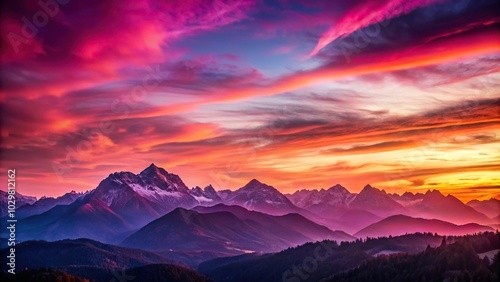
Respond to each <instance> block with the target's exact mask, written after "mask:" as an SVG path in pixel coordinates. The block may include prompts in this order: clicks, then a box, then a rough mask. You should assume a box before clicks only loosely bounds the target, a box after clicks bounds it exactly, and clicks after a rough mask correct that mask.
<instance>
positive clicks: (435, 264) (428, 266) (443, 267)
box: [331, 232, 500, 282]
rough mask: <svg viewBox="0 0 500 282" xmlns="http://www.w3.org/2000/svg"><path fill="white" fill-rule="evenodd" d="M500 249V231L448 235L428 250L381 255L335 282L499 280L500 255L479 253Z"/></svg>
mask: <svg viewBox="0 0 500 282" xmlns="http://www.w3.org/2000/svg"><path fill="white" fill-rule="evenodd" d="M495 249H500V234H499V233H496V234H495V233H492V232H489V233H483V234H475V235H471V236H464V237H451V236H450V237H444V238H443V241H442V243H441V246H440V247H437V248H431V247H430V246H429V247H427V249H426V250H425V251H424V252H421V253H418V254H414V255H410V254H395V255H384V256H379V257H377V258H375V259H372V260H368V261H366V262H364V263H363V264H362V265H361V266H360V267H358V268H356V269H353V270H350V271H347V272H344V273H340V274H337V275H336V276H334V277H333V278H332V279H331V281H339V282H344V281H350V282H356V281H360V282H361V281H363V282H364V281H374V282H377V281H384V282H386V281H426V282H430V281H499V278H500V273H499V271H500V257H499V255H498V254H496V255H495V257H494V259H493V261H490V260H489V259H488V257H484V258H483V259H481V258H480V257H479V256H478V253H483V252H487V251H491V250H495Z"/></svg>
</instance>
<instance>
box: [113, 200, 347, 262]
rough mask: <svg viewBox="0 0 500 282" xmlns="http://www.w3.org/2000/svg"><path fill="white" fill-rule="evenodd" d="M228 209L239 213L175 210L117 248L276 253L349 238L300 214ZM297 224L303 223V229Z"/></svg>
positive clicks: (142, 229)
mask: <svg viewBox="0 0 500 282" xmlns="http://www.w3.org/2000/svg"><path fill="white" fill-rule="evenodd" d="M229 208H230V209H232V210H235V209H237V210H239V212H235V213H239V216H237V215H235V214H233V213H232V212H229V211H226V210H220V211H214V212H209V213H200V212H197V211H194V210H185V209H181V208H178V209H176V210H174V211H172V212H171V213H169V214H167V215H165V216H163V217H161V218H159V219H157V220H155V221H153V222H151V223H149V224H148V225H146V226H144V227H143V228H141V229H140V230H139V231H137V232H135V233H134V234H132V235H131V236H129V237H128V238H127V239H125V240H124V241H123V243H122V244H121V245H123V246H129V247H136V248H143V249H148V250H169V249H172V250H174V251H178V250H211V251H226V252H227V251H233V253H235V254H238V253H244V252H248V251H279V250H282V249H284V248H287V247H290V246H295V245H298V244H302V243H305V242H308V241H312V240H316V239H319V238H320V237H323V238H334V237H340V236H343V237H346V238H348V239H352V237H350V236H349V235H347V234H345V233H343V232H334V231H331V230H329V229H327V228H325V227H323V226H319V225H317V224H315V223H312V222H310V221H309V220H307V219H305V218H304V217H302V216H300V215H286V216H281V217H279V216H275V217H273V216H269V215H264V214H256V213H252V212H248V211H246V212H245V211H242V209H243V208H241V207H229ZM242 214H244V215H242ZM297 224H304V227H305V228H304V230H301V228H298V227H297V226H296V225H297ZM308 229H310V230H314V232H316V234H312V232H311V231H310V230H308ZM309 236H311V237H314V238H311V237H309Z"/></svg>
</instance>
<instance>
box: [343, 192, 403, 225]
mask: <svg viewBox="0 0 500 282" xmlns="http://www.w3.org/2000/svg"><path fill="white" fill-rule="evenodd" d="M349 207H350V208H351V209H358V210H365V211H369V212H371V213H374V214H375V215H378V216H382V217H384V216H389V215H395V214H405V213H406V212H407V211H406V209H405V208H404V207H403V206H402V205H400V204H399V203H397V202H396V201H394V200H393V199H392V198H391V197H390V196H389V195H388V194H387V193H386V192H385V191H384V190H379V189H376V188H373V187H372V186H370V185H366V186H365V187H364V188H363V190H361V192H360V193H359V194H358V195H356V197H355V198H354V200H352V202H351V203H350V205H349Z"/></svg>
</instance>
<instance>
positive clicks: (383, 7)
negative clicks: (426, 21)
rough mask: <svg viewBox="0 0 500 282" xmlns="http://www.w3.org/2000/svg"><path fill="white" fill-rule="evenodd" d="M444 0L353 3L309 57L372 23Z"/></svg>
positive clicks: (325, 34)
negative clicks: (336, 40)
mask: <svg viewBox="0 0 500 282" xmlns="http://www.w3.org/2000/svg"><path fill="white" fill-rule="evenodd" d="M441 1H443V0H409V1H408V0H384V1H363V2H360V3H359V4H357V5H353V6H352V7H351V8H350V9H349V10H348V11H347V12H346V13H345V14H344V15H343V16H342V17H341V18H340V19H339V20H338V21H337V22H336V23H335V25H334V26H332V27H331V28H330V29H329V30H328V31H327V32H325V33H324V34H323V35H322V36H321V38H320V39H319V40H318V43H317V44H316V47H315V48H314V50H312V51H311V53H309V55H308V57H312V56H314V55H316V54H317V53H318V52H319V51H321V49H323V48H324V47H326V46H327V45H328V44H330V43H331V42H332V41H334V40H335V39H337V38H339V37H343V36H346V35H348V34H351V33H353V32H354V31H356V30H358V29H360V28H363V27H367V26H369V25H371V24H374V23H377V22H380V21H383V20H386V19H391V18H394V17H397V16H399V15H402V14H406V13H408V12H410V11H412V10H415V9H417V8H419V7H424V6H427V5H430V4H433V3H437V2H441Z"/></svg>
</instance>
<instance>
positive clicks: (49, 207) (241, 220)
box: [0, 164, 499, 252]
mask: <svg viewBox="0 0 500 282" xmlns="http://www.w3.org/2000/svg"><path fill="white" fill-rule="evenodd" d="M0 196H2V197H4V196H6V195H4V193H3V194H1V195H0ZM19 199H20V200H19V201H20V203H21V204H22V205H21V206H19V209H18V212H19V218H21V219H20V221H19V223H20V224H19V230H18V239H19V240H21V241H23V240H31V239H41V240H49V241H51V240H60V239H77V238H89V239H93V240H99V241H102V242H107V243H121V242H124V243H126V244H132V242H133V241H134V240H132V239H130V238H131V236H134V234H135V233H137V232H139V231H140V232H143V231H145V230H147V229H142V228H146V227H148V228H151V225H150V224H152V223H153V221H156V220H159V221H157V222H156V223H155V224H157V225H165V224H166V222H168V221H169V220H174V219H175V218H176V217H179V212H180V211H187V210H191V209H194V211H196V212H199V213H200V214H197V215H196V218H198V219H199V222H195V221H192V222H190V223H189V224H191V225H188V226H187V227H186V230H187V231H190V230H194V229H196V230H205V229H209V228H216V226H217V225H219V224H220V223H218V222H216V220H214V219H213V218H215V217H216V216H217V215H220V216H221V217H220V220H223V219H224V220H226V221H228V222H231V224H235V225H236V224H238V226H241V227H242V228H243V229H245V230H248V232H249V233H248V234H252V232H253V233H255V232H257V233H258V232H261V230H264V229H265V230H273V232H274V233H272V234H269V236H267V235H266V234H267V233H266V232H268V231H266V232H264V233H262V234H263V235H262V236H261V237H262V238H267V239H265V240H266V241H268V242H260V243H258V244H255V245H254V248H250V249H247V246H249V245H250V246H251V245H252V244H247V243H245V244H240V245H238V246H240V247H235V245H234V243H235V242H238V241H241V240H243V239H242V238H239V239H238V238H236V237H234V236H233V237H231V238H230V237H228V236H226V234H223V235H220V234H217V235H218V236H219V237H217V236H215V235H216V234H212V235H213V236H215V237H214V238H219V239H218V240H219V241H220V242H222V241H224V240H225V239H228V241H227V242H229V243H227V246H224V249H221V251H223V252H226V251H228V250H231V249H232V250H234V249H237V250H239V251H241V252H245V251H260V250H261V249H265V248H271V249H272V250H275V248H274V247H276V248H284V247H287V246H293V245H296V244H300V243H303V242H304V240H321V239H336V240H352V239H353V237H350V236H349V234H356V233H358V232H360V231H362V230H363V229H364V228H367V227H368V226H370V225H372V224H377V223H379V222H381V221H382V220H384V219H386V218H388V217H391V216H394V215H406V216H411V217H413V218H422V219H437V220H440V221H444V222H447V223H451V224H454V225H466V224H471V223H474V224H479V225H478V226H477V228H476V229H470V230H474V231H488V230H491V229H490V227H493V228H496V227H497V226H498V224H499V219H498V215H497V214H498V212H496V211H493V210H494V209H495V208H496V207H497V205H496V203H497V202H495V201H498V200H491V201H489V202H484V201H483V202H478V201H476V202H474V201H472V202H470V203H468V205H466V204H464V203H462V202H461V201H460V200H458V199H457V198H455V197H453V196H451V195H448V196H444V195H442V194H441V193H440V192H439V191H428V192H427V193H425V194H412V193H405V194H403V195H397V194H388V193H386V192H385V191H384V190H382V189H377V188H375V187H372V186H370V185H366V186H365V187H364V188H363V189H362V190H361V192H360V193H351V192H349V191H348V190H347V189H346V188H344V187H343V186H341V185H339V184H337V185H335V186H333V187H331V188H329V189H326V190H325V189H322V190H300V191H297V192H295V193H293V194H287V195H284V194H282V193H281V192H280V191H279V190H277V189H276V188H274V187H272V186H270V185H267V184H264V183H262V182H260V181H258V180H256V179H253V180H251V181H250V182H249V183H248V184H246V185H245V186H243V187H241V188H239V189H237V190H234V191H230V190H223V191H216V190H215V189H214V188H213V187H212V186H211V185H207V186H206V187H205V188H203V189H202V188H200V187H194V188H188V187H187V186H186V184H185V183H184V182H183V181H182V179H181V178H180V177H179V176H178V175H175V174H173V173H169V172H167V171H166V170H164V169H163V168H160V167H157V166H156V165H154V164H151V165H150V166H149V167H147V168H146V169H145V170H143V171H142V172H140V173H139V174H134V173H132V172H116V173H113V174H110V175H109V176H108V177H107V178H105V179H104V180H103V181H101V183H99V185H98V186H97V187H96V188H95V189H93V190H91V191H88V192H86V193H74V192H73V193H67V194H65V195H63V196H61V197H58V198H42V199H40V200H38V201H35V199H34V198H30V197H26V196H20V198H19ZM219 204H222V206H219V207H218V208H216V207H217V205H219ZM229 206H233V208H229ZM200 207H213V209H212V210H211V211H210V212H207V211H204V210H203V209H202V208H200ZM234 207H241V208H243V209H244V210H246V211H253V212H260V213H264V214H267V215H272V216H285V215H288V218H286V217H285V218H282V219H280V223H279V224H275V223H273V224H269V222H271V221H268V218H264V217H262V216H260V217H256V216H255V214H253V215H252V216H253V217H254V218H252V217H250V216H249V215H248V214H244V212H241V210H238V209H236V208H234ZM474 207H476V208H477V210H476V209H475V208H474ZM179 208H180V210H177V209H179ZM479 210H480V211H479ZM172 212H174V213H173V214H170V213H172ZM215 212H222V213H220V214H216V215H215V216H213V215H212V216H211V215H207V214H208V213H215ZM224 212H227V213H229V214H230V215H228V216H229V217H231V216H232V218H229V217H227V216H226V215H227V213H224ZM176 213H177V214H176ZM486 214H487V215H486ZM166 215H168V216H167V217H165V218H162V217H164V216H166ZM492 216H496V217H492ZM290 218H294V219H293V220H291V219H290ZM273 220H274V222H276V220H277V219H273ZM249 221H253V222H252V223H249ZM158 222H160V223H158ZM297 222H300V224H298V223H297ZM382 223H384V224H385V223H386V222H382ZM382 223H381V224H382ZM196 224H197V226H194V225H196ZM312 224H315V225H316V227H312V226H313V225H312ZM379 225H380V224H379ZM421 225H422V226H423V227H422V228H417V229H415V231H421V232H438V233H442V234H443V235H454V234H462V233H461V231H460V232H458V233H457V230H455V229H453V230H452V229H449V230H447V229H443V228H438V227H437V225H433V224H421ZM275 226H276V228H274V229H273V228H271V227H275ZM297 226H299V229H300V230H297ZM318 226H319V227H321V228H324V229H325V230H327V231H326V232H320V231H317V230H319V229H318V228H319V227H318ZM317 227H318V228H317ZM172 228H173V227H172ZM311 228H312V229H311ZM395 228H396V229H397V226H396V227H395ZM172 230H173V229H172ZM255 230H257V231H255ZM308 230H315V231H314V232H311V231H308ZM401 230H404V231H405V232H406V230H413V229H407V228H402V229H401ZM401 230H400V231H401ZM187 231H186V232H187ZM222 231H223V233H224V232H227V233H229V234H231V232H230V230H228V229H225V230H222ZM341 231H343V232H346V233H347V234H345V233H343V232H342V233H341ZM200 232H201V231H200ZM332 232H333V233H332ZM335 232H337V233H335ZM394 232H395V233H396V234H400V233H401V232H399V233H398V232H396V231H394ZM443 232H444V233H443ZM186 234H188V233H186ZM202 234H205V233H202ZM281 234H283V236H282V235H281ZM313 234H314V236H313ZM363 234H364V233H363V232H361V233H359V234H358V235H359V236H362V235H363ZM380 234H383V235H387V234H386V233H380ZM205 235H206V234H205ZM212 235H211V236H212ZM2 236H5V231H3V230H2ZM169 236H170V235H169ZM172 236H173V235H172ZM335 236H336V237H335ZM202 237H203V236H201V237H200V236H197V237H196V238H199V239H201V238H202ZM276 237H278V238H280V240H275V239H273V238H276ZM132 238H133V237H132ZM166 238H169V237H168V236H167V237H166ZM125 239H127V240H126V241H124V240H125ZM271 239H272V240H273V242H270V240H271ZM216 241H217V240H216ZM243 241H245V242H254V243H255V242H256V241H258V240H253V239H252V240H250V239H249V238H246V239H245V240H243ZM134 244H135V243H134ZM214 244H215V245H217V244H219V243H217V242H215V241H214ZM271 245H272V246H271ZM218 246H219V247H221V245H220V244H219V245H218ZM273 246H274V247H273ZM166 249H170V248H166ZM186 249H188V248H186Z"/></svg>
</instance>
